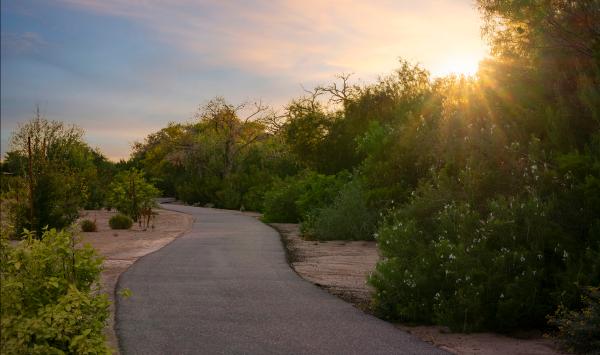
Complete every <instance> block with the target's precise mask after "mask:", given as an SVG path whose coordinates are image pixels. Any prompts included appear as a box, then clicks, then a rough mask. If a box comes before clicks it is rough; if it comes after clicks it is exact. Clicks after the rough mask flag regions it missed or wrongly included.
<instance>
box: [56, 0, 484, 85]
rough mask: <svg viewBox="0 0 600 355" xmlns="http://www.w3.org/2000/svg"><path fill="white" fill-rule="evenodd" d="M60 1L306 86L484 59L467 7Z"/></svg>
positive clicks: (452, 1)
mask: <svg viewBox="0 0 600 355" xmlns="http://www.w3.org/2000/svg"><path fill="white" fill-rule="evenodd" d="M63 2H64V3H65V4H67V5H69V6H73V7H76V8H80V9H84V10H86V11H91V12H93V13H96V14H101V15H106V16H118V17H124V18H128V19H131V20H133V21H136V22H137V23H139V24H140V25H142V26H145V27H146V28H148V29H149V30H150V31H152V32H153V33H154V34H155V35H156V36H157V37H158V38H159V39H160V40H161V41H163V42H164V43H166V44H168V45H174V46H176V47H178V48H180V49H183V50H185V51H186V52H188V53H190V54H191V55H194V57H195V59H197V60H198V61H199V62H200V63H201V64H202V65H211V66H229V67H234V68H237V69H240V70H245V71H252V72H257V73H260V74H271V73H278V75H284V76H285V75H287V76H292V77H297V78H298V79H300V78H303V79H306V80H311V79H313V78H322V77H326V76H331V74H332V73H336V72H341V71H354V72H361V73H366V74H374V73H382V72H384V71H387V70H389V69H391V68H392V67H393V66H394V65H395V62H396V60H397V58H398V57H405V58H407V59H409V60H412V61H419V62H421V63H422V64H424V65H425V66H426V67H429V68H430V69H431V70H433V71H434V72H435V71H440V70H441V69H442V67H443V65H444V63H443V61H444V56H446V55H453V54H456V53H465V52H467V53H471V54H472V56H473V57H481V56H483V54H484V52H485V47H484V45H483V44H482V41H481V40H480V38H479V30H478V28H479V17H478V15H477V14H476V13H475V11H474V10H473V9H472V8H471V4H470V2H469V1H456V0H445V1H435V2H433V3H430V4H427V5H424V4H422V3H418V2H413V1H406V2H397V1H396V2H394V1H379V2H358V3H357V2H354V3H353V2H350V1H344V0H336V1H315V0H308V1H280V2H275V1H258V2H247V1H202V2H198V1H187V0H175V1H169V2H163V1H158V0H155V1H153V0H146V1H133V0H131V1H117V0H63Z"/></svg>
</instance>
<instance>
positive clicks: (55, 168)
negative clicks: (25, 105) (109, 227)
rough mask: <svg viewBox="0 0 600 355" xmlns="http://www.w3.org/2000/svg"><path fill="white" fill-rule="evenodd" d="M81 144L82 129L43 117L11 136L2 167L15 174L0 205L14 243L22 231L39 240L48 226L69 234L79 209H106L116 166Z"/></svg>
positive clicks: (21, 127)
mask: <svg viewBox="0 0 600 355" xmlns="http://www.w3.org/2000/svg"><path fill="white" fill-rule="evenodd" d="M82 138H83V131H82V130H81V129H80V128H78V127H76V126H67V125H65V124H63V123H62V122H58V121H48V120H46V119H44V118H43V117H42V116H41V115H40V113H39V112H38V113H37V115H36V117H35V118H33V119H32V120H31V121H29V122H27V123H25V124H23V125H20V126H19V127H18V129H17V130H16V131H15V132H13V135H12V137H11V146H10V149H11V150H10V152H8V153H7V155H6V161H5V162H4V163H3V164H2V169H3V170H5V171H6V172H7V173H10V174H12V175H11V178H10V181H7V184H6V185H7V186H3V196H2V199H3V201H6V207H7V209H8V215H9V216H10V224H11V226H12V228H13V230H12V235H13V237H19V236H20V235H21V233H22V231H23V229H24V228H26V229H28V230H32V231H35V232H36V234H37V235H38V236H39V235H41V233H42V230H43V229H44V228H45V227H47V226H48V227H51V228H59V229H60V228H65V227H67V226H69V225H70V224H71V223H73V222H74V221H75V220H76V219H77V217H78V210H79V209H80V208H82V207H84V206H88V207H93V208H98V207H100V206H101V205H103V203H104V191H105V189H106V185H107V182H108V180H109V179H110V178H111V175H112V174H111V168H112V165H111V164H110V163H109V162H108V161H106V158H104V157H103V156H102V155H101V154H100V153H98V152H96V151H94V150H92V149H91V148H90V147H89V146H87V145H86V144H85V143H84V142H83V140H82ZM3 180H4V177H3ZM73 191H80V192H81V193H73Z"/></svg>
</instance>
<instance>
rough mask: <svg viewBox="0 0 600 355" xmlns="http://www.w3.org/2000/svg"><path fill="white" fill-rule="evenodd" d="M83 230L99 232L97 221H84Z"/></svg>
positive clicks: (82, 223)
mask: <svg viewBox="0 0 600 355" xmlns="http://www.w3.org/2000/svg"><path fill="white" fill-rule="evenodd" d="M81 230H82V231H83V232H97V231H98V227H97V226H96V221H92V220H90V219H84V220H83V221H81Z"/></svg>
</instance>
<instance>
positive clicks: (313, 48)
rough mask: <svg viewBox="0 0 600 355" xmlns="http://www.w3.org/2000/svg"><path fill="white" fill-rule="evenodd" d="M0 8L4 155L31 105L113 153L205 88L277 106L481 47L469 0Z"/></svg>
mask: <svg viewBox="0 0 600 355" xmlns="http://www.w3.org/2000/svg"><path fill="white" fill-rule="evenodd" d="M1 17H2V18H1V20H2V22H1V36H2V42H1V47H2V61H1V121H2V122H1V123H2V132H1V151H2V153H4V152H6V150H7V149H8V142H9V137H10V134H11V132H12V131H13V130H14V129H15V127H17V125H18V124H19V123H20V122H25V121H27V120H28V119H30V118H31V117H32V115H33V112H34V110H35V107H36V105H39V106H40V108H41V110H42V113H43V114H44V115H45V116H46V117H47V118H49V119H55V120H62V121H65V122H68V123H75V124H77V125H79V126H81V127H83V128H84V129H85V130H86V140H87V141H88V142H89V143H90V145H92V146H93V147H98V148H100V149H101V150H102V151H103V152H104V153H105V154H106V155H107V156H108V157H110V158H111V159H114V160H116V159H119V158H123V157H127V156H128V155H129V152H130V146H131V144H132V143H133V142H134V141H139V140H142V139H143V138H144V136H145V135H147V134H148V133H150V132H152V131H155V130H158V129H160V128H162V127H164V126H165V125H166V124H167V123H168V122H170V121H189V120H191V117H192V115H193V113H194V111H195V110H196V108H197V107H198V105H200V104H202V103H204V102H206V101H207V100H208V99H210V98H212V97H214V96H216V95H221V96H224V97H226V98H227V99H228V100H229V101H231V102H233V103H239V102H241V101H245V100H258V99H262V100H263V101H264V102H266V103H269V104H271V105H273V106H274V107H276V108H277V107H281V106H283V105H285V103H286V102H288V101H289V100H290V99H291V98H293V97H297V96H299V95H301V94H302V87H301V85H303V86H304V87H309V88H310V87H312V86H314V85H317V84H322V83H328V82H330V81H331V80H333V77H334V76H335V75H336V74H339V73H354V78H355V79H356V80H357V81H362V82H371V81H373V80H374V79H375V78H376V77H377V76H378V75H383V74H386V73H388V72H390V71H391V70H392V69H394V67H395V66H396V63H397V60H398V58H399V57H402V58H405V59H408V60H410V61H413V62H419V63H421V64H422V65H423V66H424V67H426V68H427V69H429V70H431V71H432V73H433V74H434V75H438V76H439V75H444V74H447V73H450V72H472V71H473V70H474V68H475V67H476V64H477V62H478V61H479V60H480V59H481V58H482V57H483V56H485V54H486V47H485V45H484V43H483V41H482V40H481V38H480V29H479V28H480V25H481V20H480V18H479V15H478V13H477V11H476V9H475V7H474V6H473V3H472V1H469V0H439V1H391V0H390V1H384V0H381V1H354V2H352V1H344V0H332V1H312V0H304V1H292V0H282V1H267V0H263V1H259V0H257V1H191V0H172V1H158V0H119V1H117V0H57V1H29V0H12V1H11V0H3V1H2V2H1Z"/></svg>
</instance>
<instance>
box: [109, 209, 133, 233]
mask: <svg viewBox="0 0 600 355" xmlns="http://www.w3.org/2000/svg"><path fill="white" fill-rule="evenodd" d="M108 225H109V226H110V228H111V229H129V228H131V226H132V225H133V221H132V220H131V218H129V216H127V215H124V214H121V213H119V214H116V215H114V216H112V217H110V219H109V220H108Z"/></svg>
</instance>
